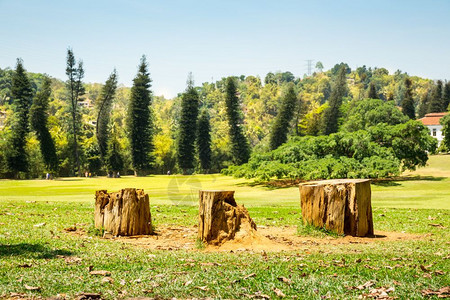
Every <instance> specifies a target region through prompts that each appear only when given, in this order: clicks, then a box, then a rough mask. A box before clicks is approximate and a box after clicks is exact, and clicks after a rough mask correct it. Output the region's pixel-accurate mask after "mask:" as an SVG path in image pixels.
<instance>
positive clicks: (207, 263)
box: [200, 262, 220, 266]
mask: <svg viewBox="0 0 450 300" xmlns="http://www.w3.org/2000/svg"><path fill="white" fill-rule="evenodd" d="M200 265H202V266H220V264H219V263H215V262H205V263H200Z"/></svg>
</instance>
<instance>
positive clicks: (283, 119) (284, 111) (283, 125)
mask: <svg viewBox="0 0 450 300" xmlns="http://www.w3.org/2000/svg"><path fill="white" fill-rule="evenodd" d="M296 102H297V96H296V95H295V90H294V85H293V84H290V85H289V87H288V90H287V92H286V94H285V95H284V98H283V101H282V103H281V108H280V111H279V112H278V114H277V116H276V119H275V123H274V125H273V127H272V130H271V133H270V149H271V150H275V149H277V148H278V147H279V146H280V145H281V144H283V143H285V142H286V141H287V133H288V131H289V124H290V123H291V121H292V118H293V117H294V112H295V104H296Z"/></svg>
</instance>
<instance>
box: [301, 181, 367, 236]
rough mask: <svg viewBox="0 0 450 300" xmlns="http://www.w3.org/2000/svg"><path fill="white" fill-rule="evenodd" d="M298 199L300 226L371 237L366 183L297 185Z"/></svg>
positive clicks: (331, 182)
mask: <svg viewBox="0 0 450 300" xmlns="http://www.w3.org/2000/svg"><path fill="white" fill-rule="evenodd" d="M300 199H301V207H302V217H303V221H304V223H307V224H311V225H314V226H315V227H319V228H325V229H327V230H330V231H333V232H335V233H338V234H346V235H351V236H361V237H362V236H373V220H372V204H371V189H370V180H368V179H335V180H323V181H313V182H305V183H301V184H300Z"/></svg>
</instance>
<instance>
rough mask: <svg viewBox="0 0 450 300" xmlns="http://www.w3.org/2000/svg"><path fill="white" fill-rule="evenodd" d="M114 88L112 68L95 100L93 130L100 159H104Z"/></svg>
mask: <svg viewBox="0 0 450 300" xmlns="http://www.w3.org/2000/svg"><path fill="white" fill-rule="evenodd" d="M116 89H117V72H116V70H115V69H114V71H113V72H112V73H111V75H109V77H108V79H107V80H106V82H105V85H104V86H103V88H102V93H101V96H100V97H99V99H98V101H97V102H96V106H97V109H98V112H97V123H96V130H95V131H96V136H97V142H98V147H99V151H100V157H101V159H102V160H105V156H106V151H107V148H108V138H109V132H108V126H109V119H110V115H111V108H112V103H113V100H114V96H115V94H116Z"/></svg>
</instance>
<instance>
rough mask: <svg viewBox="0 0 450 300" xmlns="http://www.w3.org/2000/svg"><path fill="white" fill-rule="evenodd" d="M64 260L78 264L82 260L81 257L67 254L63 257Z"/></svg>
mask: <svg viewBox="0 0 450 300" xmlns="http://www.w3.org/2000/svg"><path fill="white" fill-rule="evenodd" d="M64 261H65V262H66V264H68V265H69V264H78V263H80V262H81V261H82V259H81V258H79V257H76V256H67V257H65V258H64Z"/></svg>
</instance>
